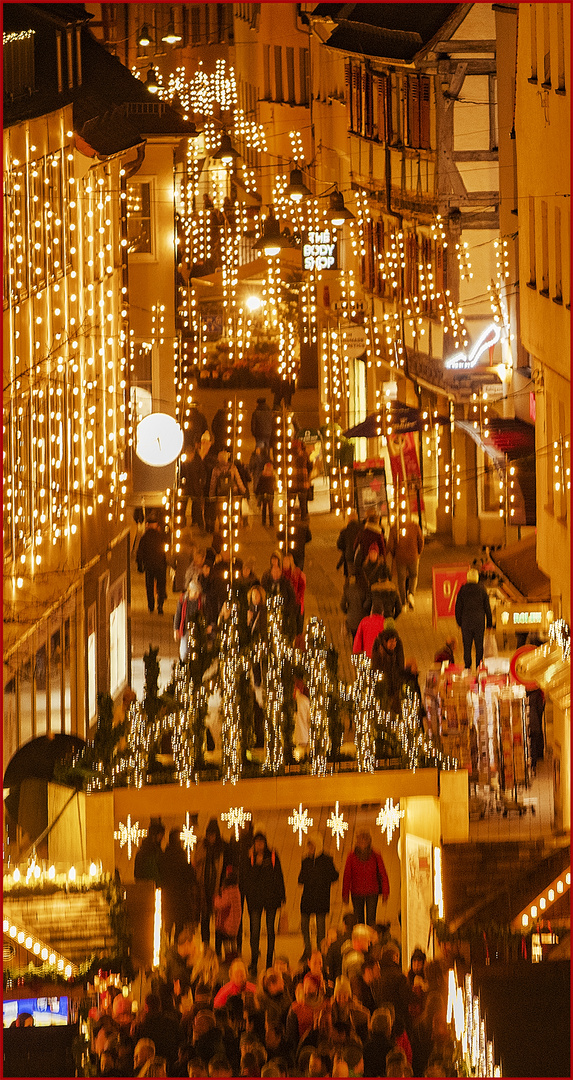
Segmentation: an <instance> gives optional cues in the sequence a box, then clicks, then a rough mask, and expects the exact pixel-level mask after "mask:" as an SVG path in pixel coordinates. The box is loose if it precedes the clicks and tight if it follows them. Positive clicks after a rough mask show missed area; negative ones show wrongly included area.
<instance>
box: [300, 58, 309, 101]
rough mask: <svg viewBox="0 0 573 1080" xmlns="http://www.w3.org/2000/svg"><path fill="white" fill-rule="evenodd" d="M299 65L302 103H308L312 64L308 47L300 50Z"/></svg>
mask: <svg viewBox="0 0 573 1080" xmlns="http://www.w3.org/2000/svg"><path fill="white" fill-rule="evenodd" d="M298 66H299V78H300V104H301V105H308V103H309V101H310V64H309V52H308V49H299V50H298Z"/></svg>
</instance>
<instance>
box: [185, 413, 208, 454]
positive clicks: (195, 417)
mask: <svg viewBox="0 0 573 1080" xmlns="http://www.w3.org/2000/svg"><path fill="white" fill-rule="evenodd" d="M185 423H186V425H187V426H186V428H185V446H196V445H197V443H199V442H200V441H201V436H202V435H203V434H204V433H205V432H206V431H208V430H209V425H208V423H207V420H206V419H205V416H204V415H203V413H202V412H201V411H200V409H198V407H197V405H192V406H191V408H190V409H189V412H188V414H187V419H186V421H185Z"/></svg>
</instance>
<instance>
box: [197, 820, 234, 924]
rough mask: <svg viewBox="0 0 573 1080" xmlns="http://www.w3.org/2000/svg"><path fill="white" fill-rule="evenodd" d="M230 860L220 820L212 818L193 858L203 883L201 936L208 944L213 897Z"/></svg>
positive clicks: (200, 882) (201, 883)
mask: <svg viewBox="0 0 573 1080" xmlns="http://www.w3.org/2000/svg"><path fill="white" fill-rule="evenodd" d="M228 861H229V856H228V848H227V844H226V843H225V841H224V840H223V838H222V836H221V830H220V828H219V822H218V821H217V818H211V819H210V821H209V823H208V825H207V828H206V830H205V836H204V838H203V839H202V840H200V841H199V843H198V844H197V847H196V848H195V855H194V858H193V865H194V868H195V873H196V874H197V880H198V881H199V884H200V885H201V938H202V940H203V941H204V943H205V944H206V945H208V944H209V942H210V940H211V915H212V914H213V897H214V895H215V893H216V892H217V889H219V888H220V886H221V881H222V878H223V872H224V870H225V867H226V866H227V864H228Z"/></svg>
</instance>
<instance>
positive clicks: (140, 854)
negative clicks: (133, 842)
mask: <svg viewBox="0 0 573 1080" xmlns="http://www.w3.org/2000/svg"><path fill="white" fill-rule="evenodd" d="M164 836H165V825H164V824H163V822H162V820H161V818H160V817H159V818H151V820H150V822H149V828H148V830H147V836H144V837H143V840H142V841H141V844H140V845H139V849H138V851H137V854H136V856H135V862H134V865H133V876H134V878H135V880H136V881H154V882H155V884H156V885H161V861H162V858H163V851H162V850H161V842H162V840H163V837H164Z"/></svg>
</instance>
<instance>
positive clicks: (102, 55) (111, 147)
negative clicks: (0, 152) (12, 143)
mask: <svg viewBox="0 0 573 1080" xmlns="http://www.w3.org/2000/svg"><path fill="white" fill-rule="evenodd" d="M61 8H63V9H67V8H73V9H74V12H75V15H74V21H76V22H79V23H80V34H81V49H82V85H81V86H74V87H72V88H71V89H68V88H67V87H66V88H65V89H64V90H63V91H62V92H61V93H59V92H58V88H57V69H56V45H55V34H56V27H55V26H54V22H56V23H57V22H58V21H60V9H61ZM82 12H83V16H82ZM3 14H4V29H5V30H19V29H34V30H35V38H34V63H35V87H36V92H35V93H33V94H31V95H30V96H29V97H26V98H20V99H19V100H17V101H14V102H11V101H8V100H7V101H5V103H4V126H5V127H9V126H10V125H12V124H16V123H20V122H21V121H23V120H28V119H31V118H33V117H36V116H44V115H46V114H47V113H50V112H54V111H55V110H56V109H60V108H63V107H64V106H65V105H70V104H71V105H73V115H74V128H75V130H76V131H77V132H78V133H79V134H81V135H82V136H83V137H84V138H85V140H86V142H88V143H89V144H90V146H92V147H93V149H94V150H95V151H96V152H97V153H99V154H101V155H103V156H108V155H111V154H115V153H120V152H121V151H122V150H126V149H129V148H130V147H132V146H135V145H138V144H139V143H141V142H143V141H144V138H145V136H146V135H150V136H154V135H166V136H171V135H173V136H180V137H184V136H186V135H191V134H193V132H194V128H193V125H192V124H191V123H189V122H188V121H187V120H184V119H183V118H182V116H180V115H179V113H177V112H176V111H175V109H173V108H171V106H170V105H167V104H166V103H164V102H161V101H158V99H157V98H156V97H154V96H153V95H152V94H150V93H149V91H148V90H147V89H146V87H145V86H144V84H143V82H142V81H141V80H140V79H136V78H135V77H134V76H133V75H132V74H131V72H130V71H128V69H127V68H126V67H124V65H123V64H122V63H121V61H120V60H118V59H117V57H115V56H112V55H111V53H109V52H108V51H107V49H105V48H104V46H103V45H102V44H101V43H100V42H99V41H97V40H96V38H95V37H94V35H93V34H92V32H91V30H90V29H89V26H88V25H87V20H88V19H89V17H90V16H88V13H87V12H86V11H85V9H84V8H83V6H82V5H81V4H6V5H4V10H3ZM52 15H53V16H54V18H53V19H52V18H51V16H52ZM138 105H139V106H140V110H139V111H137V109H136V108H133V107H134V106H135V107H136V106H138ZM130 106H131V108H130ZM143 106H145V109H144V108H143ZM147 110H149V111H147ZM85 125H88V127H87V128H86V129H85V131H84V127H85Z"/></svg>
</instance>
